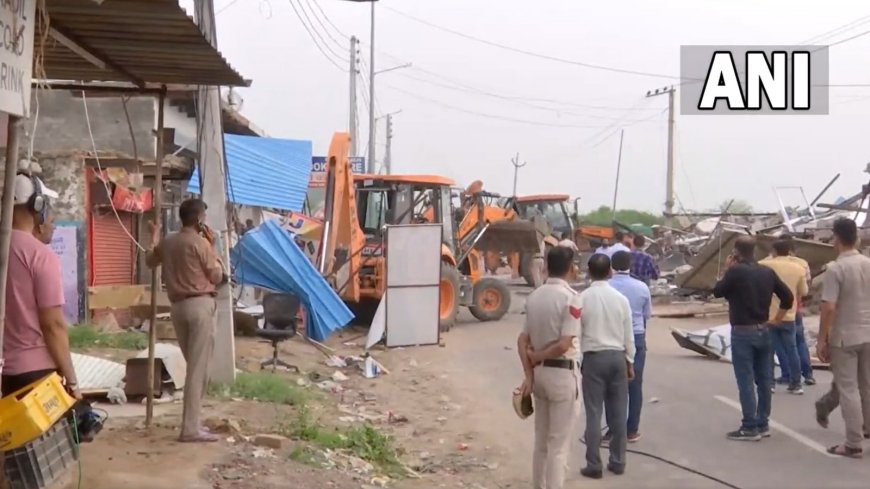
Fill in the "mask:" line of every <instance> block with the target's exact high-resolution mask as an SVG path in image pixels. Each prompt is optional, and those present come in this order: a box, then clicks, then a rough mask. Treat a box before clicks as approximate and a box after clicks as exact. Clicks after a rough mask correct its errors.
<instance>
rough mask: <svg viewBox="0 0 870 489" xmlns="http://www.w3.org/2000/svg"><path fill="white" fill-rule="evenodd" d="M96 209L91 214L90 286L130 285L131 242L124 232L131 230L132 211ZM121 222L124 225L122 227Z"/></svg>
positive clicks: (131, 265) (132, 250)
mask: <svg viewBox="0 0 870 489" xmlns="http://www.w3.org/2000/svg"><path fill="white" fill-rule="evenodd" d="M118 216H120V218H121V219H120V221H121V222H118V218H117V217H115V213H114V212H108V213H105V212H100V213H97V212H95V213H94V214H93V215H92V216H91V219H92V220H91V223H92V224H91V225H92V226H93V228H92V229H93V231H92V232H93V234H92V237H93V257H94V258H93V273H92V275H91V285H132V284H133V256H134V249H133V246H134V245H133V242H132V241H131V240H130V237H129V236H127V232H126V231H125V230H124V228H126V229H127V231H129V232H131V233H132V231H133V214H130V213H129V212H118ZM122 224H123V227H122Z"/></svg>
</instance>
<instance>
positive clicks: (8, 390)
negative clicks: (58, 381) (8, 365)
mask: <svg viewBox="0 0 870 489" xmlns="http://www.w3.org/2000/svg"><path fill="white" fill-rule="evenodd" d="M55 372H57V370H55V369H47V370H34V371H33V372H25V373H23V374H15V375H4V376H3V378H2V384H0V392H2V394H3V396H4V397H5V396H8V395H9V394H12V393H13V392H16V391H18V390H19V389H21V388H24V387H27V386H28V385H30V384H32V383H34V382H36V381H37V380H39V379H41V378H43V377H46V376H48V375H49V374H52V373H55Z"/></svg>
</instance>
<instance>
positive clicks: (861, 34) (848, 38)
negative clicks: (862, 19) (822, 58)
mask: <svg viewBox="0 0 870 489" xmlns="http://www.w3.org/2000/svg"><path fill="white" fill-rule="evenodd" d="M867 34H870V30H867V31H864V32H861V33H858V34H855V35H854V36H851V37H847V38H845V39H840V40H839V41H837V42H832V43H830V44H828V46H827V47H831V46H839V45H840V44H845V43H847V42H849V41H853V40H855V39H858V38H859V37H864V36H866V35H867Z"/></svg>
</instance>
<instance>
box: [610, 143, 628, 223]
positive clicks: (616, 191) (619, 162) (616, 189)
mask: <svg viewBox="0 0 870 489" xmlns="http://www.w3.org/2000/svg"><path fill="white" fill-rule="evenodd" d="M624 137H625V129H622V130H620V131H619V156H617V158H616V185H614V186H613V207H612V208H611V210H612V211H613V218H612V220H613V221H615V220H616V196H617V195H618V194H619V170H621V169H622V139H623V138H624Z"/></svg>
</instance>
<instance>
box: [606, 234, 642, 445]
mask: <svg viewBox="0 0 870 489" xmlns="http://www.w3.org/2000/svg"><path fill="white" fill-rule="evenodd" d="M631 261H632V254H631V253H629V252H627V251H617V252H616V253H614V254H613V258H612V259H611V261H610V266H611V268H613V277H611V279H610V286H611V287H613V288H614V289H616V290H617V291H619V293H621V294H622V295H624V296H625V298H626V299H628V305H629V306H630V307H631V326H632V330H633V331H634V346H635V354H634V378H633V379H631V381H630V382H629V383H628V430H627V431H626V433H627V439H628V442H629V443H635V442H637V441H639V440H640V411H641V408H642V407H643V368H644V366H645V364H646V322H647V321H648V320H649V318H650V317H652V297H651V296H650V292H649V287H647V285H646V284H645V283H643V282H641V281H640V280H638V279H636V278H634V277H632V276H631V275H630V269H631Z"/></svg>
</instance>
